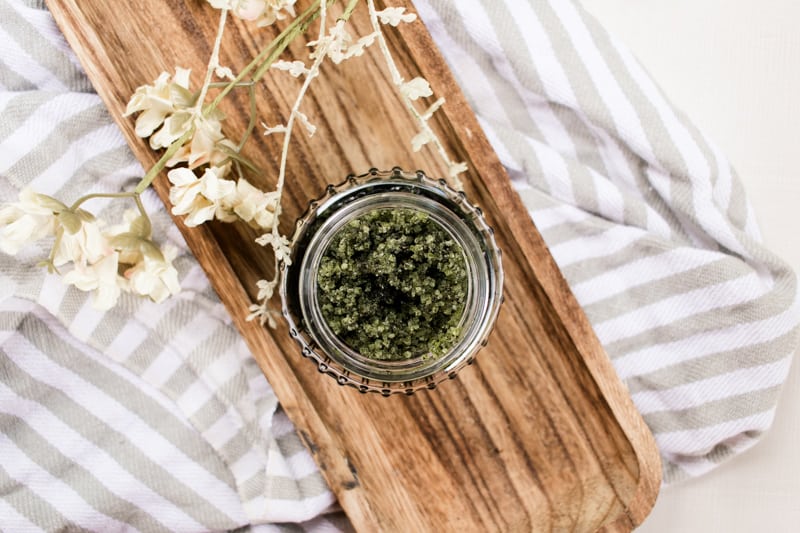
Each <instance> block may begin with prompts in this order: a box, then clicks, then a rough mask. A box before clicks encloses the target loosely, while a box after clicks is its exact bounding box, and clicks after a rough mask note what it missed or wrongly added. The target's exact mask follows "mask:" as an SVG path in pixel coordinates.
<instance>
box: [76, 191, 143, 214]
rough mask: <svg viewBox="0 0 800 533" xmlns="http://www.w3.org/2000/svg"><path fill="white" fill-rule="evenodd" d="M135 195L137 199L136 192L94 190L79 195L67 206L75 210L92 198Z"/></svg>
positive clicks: (130, 196) (129, 196)
mask: <svg viewBox="0 0 800 533" xmlns="http://www.w3.org/2000/svg"><path fill="white" fill-rule="evenodd" d="M132 197H136V198H137V199H138V197H139V193H136V192H95V193H92V194H87V195H86V196H81V197H80V198H78V199H77V200H75V203H73V204H72V205H71V206H69V210H70V211H75V210H76V209H78V208H79V207H80V206H81V205H82V204H83V203H84V202H87V201H89V200H91V199H93V198H132Z"/></svg>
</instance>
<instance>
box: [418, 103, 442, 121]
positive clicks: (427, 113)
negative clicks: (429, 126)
mask: <svg viewBox="0 0 800 533" xmlns="http://www.w3.org/2000/svg"><path fill="white" fill-rule="evenodd" d="M444 101H445V100H444V98H438V99H437V100H436V101H435V102H434V103H432V104H431V106H430V107H429V108H428V109H427V110H425V112H424V113H422V115H421V117H422V120H429V119H430V118H431V117H432V116H433V114H434V113H436V112H437V111H438V110H439V108H440V107H442V105H444Z"/></svg>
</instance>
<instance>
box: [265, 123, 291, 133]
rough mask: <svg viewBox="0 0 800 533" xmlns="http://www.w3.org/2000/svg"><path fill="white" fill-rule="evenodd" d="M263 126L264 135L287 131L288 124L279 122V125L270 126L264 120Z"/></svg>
mask: <svg viewBox="0 0 800 533" xmlns="http://www.w3.org/2000/svg"><path fill="white" fill-rule="evenodd" d="M261 126H263V127H264V135H272V134H273V133H286V125H285V124H278V125H277V126H268V125H267V124H266V123H264V122H262V123H261Z"/></svg>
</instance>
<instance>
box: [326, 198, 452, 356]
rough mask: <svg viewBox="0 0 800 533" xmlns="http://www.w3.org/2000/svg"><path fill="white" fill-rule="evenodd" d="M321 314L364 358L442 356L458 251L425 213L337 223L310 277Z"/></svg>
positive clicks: (390, 213)
mask: <svg viewBox="0 0 800 533" xmlns="http://www.w3.org/2000/svg"><path fill="white" fill-rule="evenodd" d="M317 286H318V296H319V302H320V308H321V310H322V316H323V317H324V318H325V321H326V322H327V323H328V326H329V327H330V328H331V330H332V331H333V333H334V334H336V336H337V337H339V338H340V339H341V340H342V341H343V342H344V343H345V344H347V345H348V346H350V348H352V349H353V350H355V351H357V352H358V353H360V354H361V355H363V356H365V357H368V358H371V359H387V360H402V359H409V358H412V357H417V356H420V355H426V354H431V355H433V356H434V357H440V356H442V355H444V354H445V353H446V352H447V351H448V350H449V349H450V348H451V347H452V346H453V344H455V342H456V340H457V339H458V336H459V333H460V328H459V321H460V319H461V315H462V313H463V311H464V302H465V300H466V293H467V270H466V263H465V260H464V255H463V253H462V251H461V247H460V246H459V245H458V244H457V243H456V242H455V241H454V240H453V239H452V237H450V235H449V234H448V233H447V232H446V231H445V230H444V229H443V228H442V227H441V226H440V225H439V224H438V223H437V222H435V221H434V220H432V219H431V218H430V217H429V216H428V215H427V214H425V213H421V212H419V211H415V210H413V209H407V208H396V209H388V208H384V209H381V208H378V209H375V210H373V211H369V212H367V213H365V214H363V215H361V216H359V217H357V218H355V219H353V220H351V221H349V222H348V223H347V224H345V225H344V226H343V227H342V228H341V229H340V230H339V231H338V232H337V234H336V235H335V236H334V237H333V239H332V241H331V243H330V245H329V247H328V249H327V250H326V251H325V254H324V255H323V257H322V261H321V263H320V267H319V270H318V273H317Z"/></svg>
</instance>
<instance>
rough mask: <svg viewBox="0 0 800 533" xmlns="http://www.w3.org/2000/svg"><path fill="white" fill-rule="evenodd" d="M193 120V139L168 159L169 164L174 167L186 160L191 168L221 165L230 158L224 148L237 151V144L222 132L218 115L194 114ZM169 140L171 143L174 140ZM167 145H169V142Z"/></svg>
mask: <svg viewBox="0 0 800 533" xmlns="http://www.w3.org/2000/svg"><path fill="white" fill-rule="evenodd" d="M192 121H193V123H194V134H193V135H192V138H191V140H190V141H189V142H188V143H186V144H184V145H183V146H181V147H180V149H179V150H178V151H177V152H175V155H173V156H172V157H171V158H170V160H169V161H167V166H170V167H172V166H175V165H176V164H178V163H183V162H185V163H186V164H187V165H189V168H196V167H199V166H201V165H205V164H210V165H212V166H215V167H220V165H222V163H223V161H225V160H226V159H227V158H228V154H227V153H226V152H225V150H224V149H223V148H227V149H228V150H230V151H235V150H236V145H235V144H234V143H233V142H232V141H230V140H229V139H226V138H225V136H224V135H223V134H222V125H221V124H220V122H219V120H218V118H217V117H215V116H213V115H212V116H210V117H208V118H204V117H202V116H200V115H194V117H193V119H192ZM187 126H188V127H186V130H188V129H189V127H191V126H190V125H187ZM183 133H185V131H182V132H180V135H183ZM180 135H178V137H180ZM153 138H155V136H153ZM175 139H177V137H175ZM173 140H174V139H173ZM151 141H152V139H151ZM169 142H170V144H171V142H172V141H169ZM151 144H152V142H151ZM166 146H169V144H167V145H166ZM166 146H165V147H166ZM220 168H222V167H220Z"/></svg>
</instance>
